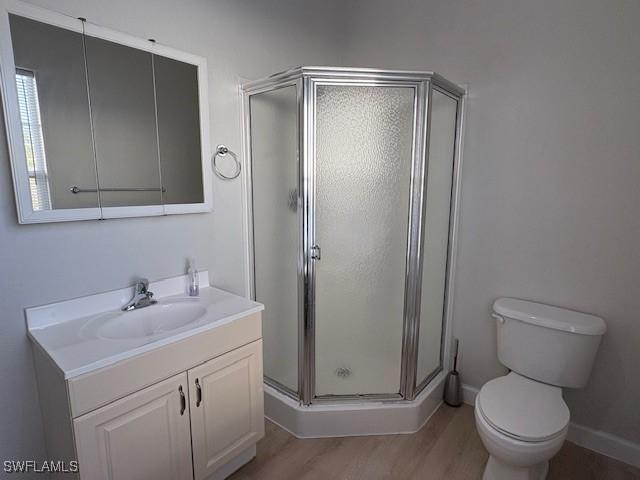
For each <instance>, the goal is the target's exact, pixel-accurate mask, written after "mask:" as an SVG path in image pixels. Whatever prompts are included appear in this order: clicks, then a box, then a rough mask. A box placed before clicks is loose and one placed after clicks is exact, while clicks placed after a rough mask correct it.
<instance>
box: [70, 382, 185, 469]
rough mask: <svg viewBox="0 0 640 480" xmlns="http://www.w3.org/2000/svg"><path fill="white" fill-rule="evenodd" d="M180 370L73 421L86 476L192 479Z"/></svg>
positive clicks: (81, 465) (79, 459)
mask: <svg viewBox="0 0 640 480" xmlns="http://www.w3.org/2000/svg"><path fill="white" fill-rule="evenodd" d="M186 386H187V374H186V373H182V374H180V375H175V376H173V377H171V378H169V379H167V380H164V381H162V382H160V383H157V384H156V385H152V386H150V387H147V388H145V389H143V390H140V391H139V392H136V393H132V394H131V395H128V396H126V397H125V398H122V399H120V400H117V401H115V402H113V403H110V404H109V405H106V406H104V407H102V408H99V409H97V410H95V411H93V412H90V413H87V414H86V415H83V416H81V417H79V418H77V419H75V420H74V421H73V426H74V432H75V438H76V446H77V452H78V461H79V463H80V471H81V474H82V478H90V479H95V480H108V479H113V480H116V479H122V480H144V479H151V478H154V479H156V478H157V479H167V480H169V479H175V480H191V476H192V472H191V434H190V431H189V411H188V409H187V407H186V399H185V404H184V407H183V403H182V398H184V397H182V396H181V393H182V395H186V392H185V389H186Z"/></svg>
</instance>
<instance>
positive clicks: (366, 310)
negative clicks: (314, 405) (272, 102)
mask: <svg viewBox="0 0 640 480" xmlns="http://www.w3.org/2000/svg"><path fill="white" fill-rule="evenodd" d="M413 102H414V90H413V89H412V88H403V87H366V86H319V87H318V90H317V103H316V165H315V169H316V217H315V222H316V223H315V225H316V243H318V244H319V245H320V247H321V249H322V259H321V260H320V261H317V262H316V269H317V270H316V305H315V308H316V394H317V395H334V394H367V393H397V392H399V389H400V370H401V351H402V326H403V310H404V281H405V267H406V248H407V228H408V216H409V187H410V172H411V154H412V143H413V115H414V112H413V109H414V107H413Z"/></svg>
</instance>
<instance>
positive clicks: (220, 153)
mask: <svg viewBox="0 0 640 480" xmlns="http://www.w3.org/2000/svg"><path fill="white" fill-rule="evenodd" d="M225 155H230V156H231V158H233V161H234V162H235V164H236V168H235V171H234V172H233V175H225V174H224V173H222V172H221V171H220V170H218V165H217V163H216V162H217V161H218V157H224V156H225ZM211 164H212V167H213V173H215V174H216V176H217V177H218V178H221V179H222V180H233V179H234V178H238V176H239V175H240V171H241V169H242V166H241V165H240V162H239V161H238V157H237V156H236V154H235V153H233V152H232V151H231V150H229V149H228V148H227V147H226V146H225V145H222V144H220V145H218V146H217V147H216V152H215V153H214V154H213V160H212V162H211Z"/></svg>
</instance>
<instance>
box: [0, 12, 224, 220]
mask: <svg viewBox="0 0 640 480" xmlns="http://www.w3.org/2000/svg"><path fill="white" fill-rule="evenodd" d="M0 10H1V11H0V87H1V88H2V105H3V111H4V121H5V129H6V133H7V145H8V147H9V158H10V161H11V172H12V176H13V188H14V192H15V197H16V207H17V210H18V221H19V222H20V223H46V222H68V221H74V220H99V219H107V218H124V217H146V216H158V215H172V214H181V213H198V212H209V211H211V210H212V191H211V180H212V177H211V167H210V162H209V161H210V159H211V145H210V136H209V132H210V129H209V100H208V95H207V87H208V83H207V82H208V80H207V61H206V59H205V58H203V57H199V56H196V55H192V54H189V53H185V52H182V51H179V50H175V49H173V48H171V47H167V46H165V45H161V44H158V43H155V42H150V41H149V40H144V39H141V38H137V37H134V36H132V35H128V34H126V33H122V32H118V31H116V30H111V29H108V28H104V27H100V26H98V25H95V24H92V23H90V22H88V21H85V22H83V21H81V20H79V19H77V18H74V17H71V16H68V15H64V14H61V13H56V12H52V11H50V10H45V9H42V8H39V7H36V6H33V5H30V4H27V3H24V2H20V1H17V0H0ZM10 13H13V14H16V15H20V16H22V17H27V18H30V19H32V20H37V21H39V22H43V23H47V24H49V25H53V26H56V27H61V28H64V29H67V30H71V31H74V32H78V33H83V32H84V33H85V34H87V35H89V36H92V37H97V38H101V39H103V40H108V41H111V42H115V43H118V44H121V45H125V46H128V47H133V48H137V49H139V50H143V51H146V52H150V53H155V54H157V55H161V56H163V57H168V58H171V59H174V60H178V61H181V62H185V63H189V64H191V65H195V66H196V67H197V68H198V101H199V109H200V144H201V157H202V182H203V185H202V187H203V188H202V189H203V196H204V202H202V203H185V204H165V205H144V206H129V207H102V208H100V207H93V208H69V209H57V210H55V209H54V210H34V209H33V206H32V203H31V193H30V189H29V175H28V172H27V162H26V154H25V150H24V142H23V138H22V127H21V122H20V113H19V111H18V92H17V89H16V83H15V71H16V67H15V61H14V57H13V44H12V41H11V31H10V28H9V14H10ZM83 23H84V25H83Z"/></svg>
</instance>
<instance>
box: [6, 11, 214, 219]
mask: <svg viewBox="0 0 640 480" xmlns="http://www.w3.org/2000/svg"><path fill="white" fill-rule="evenodd" d="M10 29H11V39H12V43H13V52H14V60H15V65H16V70H15V81H16V87H17V91H18V104H19V114H20V122H21V127H22V136H23V139H24V149H25V157H26V162H27V170H28V176H29V193H30V197H31V202H32V207H33V210H34V211H40V210H56V209H77V208H96V207H101V208H108V207H129V206H147V205H162V204H199V203H203V202H204V191H203V171H202V165H203V161H202V159H203V158H202V146H201V145H202V144H201V135H200V108H199V102H200V99H199V85H198V66H197V65H193V64H189V63H186V62H181V61H178V60H175V59H173V58H168V57H164V56H162V55H157V54H154V53H151V52H148V51H144V50H141V49H137V48H133V47H129V46H126V45H122V44H119V43H115V42H112V41H107V40H104V39H101V38H97V37H93V36H90V35H83V34H82V33H79V32H75V31H71V30H66V29H64V28H59V27H55V26H52V25H48V24H46V23H42V22H39V21H35V20H31V19H28V18H24V17H21V16H18V15H13V14H11V15H10Z"/></svg>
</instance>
